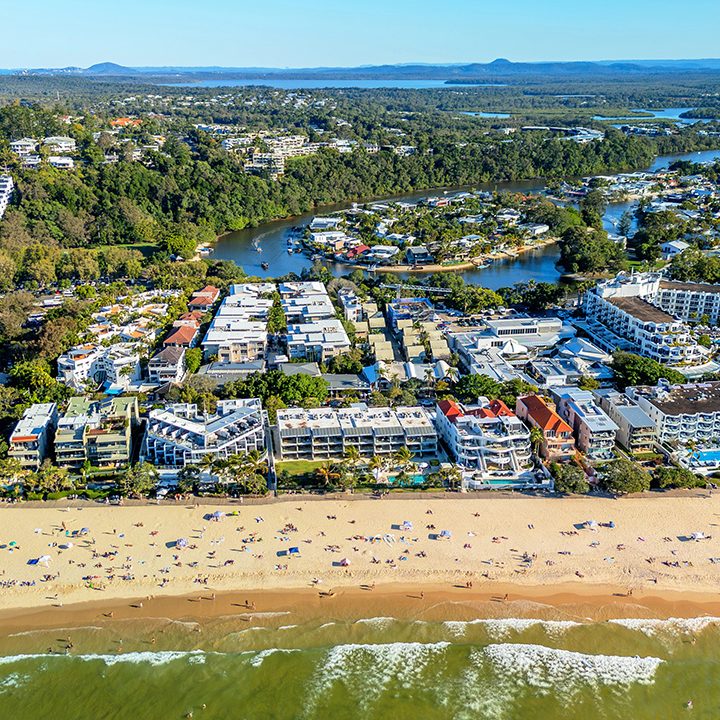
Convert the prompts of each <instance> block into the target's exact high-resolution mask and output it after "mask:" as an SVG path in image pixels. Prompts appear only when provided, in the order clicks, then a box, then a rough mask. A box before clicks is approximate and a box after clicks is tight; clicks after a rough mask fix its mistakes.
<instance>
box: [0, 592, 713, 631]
mask: <svg viewBox="0 0 720 720" xmlns="http://www.w3.org/2000/svg"><path fill="white" fill-rule="evenodd" d="M290 615H291V616H293V621H294V622H296V623H297V622H311V621H313V620H328V619H333V620H348V621H357V620H362V619H368V618H373V617H378V618H387V617H390V618H393V619H396V620H400V621H402V620H416V619H420V618H422V619H423V620H425V621H429V622H445V621H452V620H467V621H469V620H475V619H517V618H532V619H539V620H572V621H575V622H580V623H593V622H604V621H607V620H610V619H626V618H637V619H654V620H668V619H671V618H698V617H720V596H718V595H717V594H715V593H708V592H694V591H691V592H687V591H681V590H660V591H649V592H637V593H633V594H632V595H631V596H628V595H627V593H626V592H625V591H624V589H623V588H620V587H617V586H612V585H602V584H599V585H582V584H581V583H559V584H557V585H530V586H522V585H517V584H513V583H487V584H484V585H482V586H474V587H473V588H470V589H468V588H466V587H464V586H462V585H450V584H440V583H430V584H427V583H426V584H404V583H391V584H386V585H376V586H374V588H372V589H369V588H367V587H366V588H363V587H360V586H357V587H355V586H353V587H344V586H341V587H334V588H332V589H330V588H328V589H326V590H325V591H318V590H317V588H315V587H307V586H306V587H295V588H273V589H262V588H255V589H252V590H250V589H248V590H244V591H232V592H221V593H216V592H213V591H212V590H211V589H210V588H204V589H198V591H196V592H195V593H192V594H182V595H163V596H157V595H154V596H153V595H151V596H148V595H142V596H136V597H127V598H117V597H116V598H108V599H107V600H89V601H83V602H77V603H73V604H70V605H64V606H62V607H49V608H48V607H26V608H14V609H5V610H0V636H1V635H5V636H6V637H8V636H9V635H10V634H11V633H24V632H28V631H30V632H32V631H34V630H48V629H52V628H58V627H62V628H63V629H71V628H82V627H87V626H88V625H89V624H96V623H98V622H101V623H113V622H123V621H128V620H176V621H183V622H196V623H198V624H201V625H202V624H203V623H209V622H212V621H213V620H217V619H228V618H229V617H234V618H236V619H237V620H238V621H241V622H248V623H256V622H257V620H259V619H264V618H271V617H274V616H278V617H280V616H290ZM282 622H285V621H284V620H283V621H282Z"/></svg>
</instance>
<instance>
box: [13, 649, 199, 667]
mask: <svg viewBox="0 0 720 720" xmlns="http://www.w3.org/2000/svg"><path fill="white" fill-rule="evenodd" d="M205 656H206V653H205V652H203V651H202V650H189V651H180V650H177V651H175V650H160V651H158V652H130V653H118V654H117V655H63V654H61V653H26V654H20V655H6V656H4V657H0V665H10V664H12V663H17V662H22V661H24V660H40V659H42V660H47V659H60V658H63V659H67V660H81V661H84V662H93V661H100V662H103V663H105V665H107V666H108V667H111V666H112V665H118V664H120V663H132V664H136V665H137V664H141V663H147V664H149V665H167V664H168V663H171V662H174V661H175V660H182V659H187V660H188V662H192V663H193V664H202V663H204V662H205Z"/></svg>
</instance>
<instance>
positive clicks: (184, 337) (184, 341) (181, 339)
mask: <svg viewBox="0 0 720 720" xmlns="http://www.w3.org/2000/svg"><path fill="white" fill-rule="evenodd" d="M196 334H197V328H195V327H193V326H192V325H180V326H178V327H176V328H175V329H174V330H173V332H171V333H170V334H169V335H168V336H167V337H166V338H165V340H164V341H163V345H190V343H191V342H192V341H193V340H194V339H195V335H196Z"/></svg>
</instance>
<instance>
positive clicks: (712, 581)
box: [0, 494, 720, 616]
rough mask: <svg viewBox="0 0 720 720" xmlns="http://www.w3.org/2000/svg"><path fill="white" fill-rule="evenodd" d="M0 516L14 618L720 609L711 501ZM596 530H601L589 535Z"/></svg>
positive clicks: (0, 579)
mask: <svg viewBox="0 0 720 720" xmlns="http://www.w3.org/2000/svg"><path fill="white" fill-rule="evenodd" d="M216 510H218V511H219V512H221V513H224V514H223V515H222V516H221V517H220V519H219V520H213V519H212V514H213V513H214V512H215V511H216ZM230 513H232V514H230ZM0 518H1V519H2V523H1V525H0V527H1V528H2V530H1V531H0V532H1V533H2V537H0V553H2V555H1V556H0V557H1V561H0V568H1V572H2V575H1V576H0V586H1V587H2V589H3V591H2V593H0V609H3V610H5V611H6V612H5V613H3V614H4V615H6V616H7V614H8V613H10V614H15V612H16V611H18V610H20V609H22V608H27V609H30V608H35V609H40V608H46V609H48V610H50V609H52V608H59V607H61V606H62V607H64V606H66V605H69V604H74V603H86V602H94V603H103V604H105V605H108V606H109V605H112V604H118V602H119V601H121V600H126V599H131V598H143V597H153V598H163V597H178V596H189V595H192V594H197V593H200V594H202V595H207V596H210V595H211V594H212V593H216V594H221V593H233V592H238V593H243V592H246V593H247V592H248V591H253V590H254V591H262V592H268V591H277V592H280V593H288V592H290V593H292V592H297V591H302V592H303V593H306V594H307V595H308V597H310V598H313V600H323V599H326V600H329V599H332V598H333V597H334V596H335V595H336V594H337V593H339V592H342V591H343V589H345V590H344V591H345V592H348V591H350V590H353V591H359V592H362V593H363V594H364V596H365V597H369V596H370V595H371V594H372V593H373V592H376V591H377V594H378V595H380V593H381V591H382V590H381V588H384V587H386V586H389V585H401V586H403V588H411V589H412V588H420V587H422V590H421V591H420V592H422V593H423V594H424V593H425V592H434V591H437V592H447V591H452V592H457V593H461V592H464V593H466V595H465V596H469V595H472V596H474V597H477V598H478V599H481V598H483V597H486V596H487V597H486V599H490V596H491V595H493V593H498V592H500V591H501V590H503V588H505V587H506V586H507V587H509V588H510V589H509V590H508V589H505V590H504V592H502V594H503V595H504V594H509V593H512V594H514V595H516V596H517V595H520V594H523V593H524V596H531V595H532V594H533V592H534V593H535V594H538V593H540V594H542V595H553V594H554V595H557V594H562V593H565V594H567V593H570V594H578V595H582V594H585V595H596V596H602V597H604V598H609V597H615V598H620V599H622V601H624V602H628V601H632V600H634V599H636V598H638V597H641V596H663V594H665V595H666V596H674V594H675V593H679V592H684V593H688V595H686V596H685V600H691V599H692V597H695V599H697V600H698V601H699V602H702V603H712V602H714V601H715V598H716V597H717V596H716V592H717V588H718V587H719V583H720V560H718V558H720V534H718V527H720V525H719V523H720V498H719V497H717V496H708V495H707V494H697V495H693V496H684V497H678V496H665V497H663V496H655V497H637V498H624V499H621V500H612V499H606V498H587V497H579V498H562V499H555V498H527V497H517V498H486V499H485V498H482V499H477V498H464V497H462V496H458V497H457V498H452V499H451V498H443V499H425V498H417V499H410V498H408V499H405V498H402V499H393V500H387V499H386V500H372V499H366V500H357V501H349V500H348V501H344V500H336V499H333V500H321V501H307V500H302V499H298V500H293V499H289V500H288V501H285V502H276V503H271V504H264V505H263V504H258V505H240V504H238V505H235V506H228V505H222V506H217V507H214V506H207V505H203V506H195V505H193V504H190V505H187V506H160V507H158V506H153V505H150V506H134V507H113V506H110V507H108V506H93V505H85V506H83V507H74V508H28V507H22V506H6V507H3V508H2V509H0ZM588 520H594V521H596V522H597V523H598V525H597V526H593V527H587V526H584V525H583V523H585V522H586V521H588ZM406 521H407V523H409V525H407V524H405V523H406ZM611 523H612V524H613V525H614V527H609V524H611ZM442 531H449V533H450V537H449V538H447V539H441V538H440V536H441V534H442ZM693 533H703V534H704V535H705V536H707V538H708V539H701V540H695V539H692V534H693ZM178 541H180V542H179V543H178ZM181 546H182V547H181ZM291 548H293V549H295V548H297V552H295V550H293V551H292V552H291ZM36 560H38V562H37V563H36V564H28V563H29V562H30V563H34V562H35V561H36ZM532 588H535V590H531V589H532ZM600 588H602V589H600ZM538 589H539V590H538ZM405 594H407V593H405ZM668 594H669V595H668ZM421 599H422V598H421ZM680 599H682V598H679V597H675V600H672V599H671V600H669V602H674V603H677V602H678V601H679V600H680ZM719 599H720V598H719ZM136 609H140V608H139V607H138V608H136Z"/></svg>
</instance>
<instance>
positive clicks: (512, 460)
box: [435, 398, 533, 479]
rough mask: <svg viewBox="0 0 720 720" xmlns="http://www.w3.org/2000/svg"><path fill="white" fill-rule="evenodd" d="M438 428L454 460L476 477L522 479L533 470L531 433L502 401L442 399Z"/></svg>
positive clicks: (439, 404)
mask: <svg viewBox="0 0 720 720" xmlns="http://www.w3.org/2000/svg"><path fill="white" fill-rule="evenodd" d="M435 427H436V428H437V431H438V435H439V437H440V438H441V439H442V441H443V443H444V445H445V447H446V448H447V449H448V451H449V453H450V456H451V457H452V459H453V460H454V461H455V462H456V463H457V464H458V465H460V466H461V467H462V468H463V469H464V470H465V471H466V472H467V473H469V474H472V475H473V476H476V475H479V476H480V477H482V478H484V479H490V478H492V477H504V478H508V477H519V476H521V475H523V474H524V473H526V472H527V471H529V470H531V469H532V467H533V460H532V451H531V448H530V431H529V430H528V429H527V427H526V426H525V425H524V423H523V422H522V421H521V420H520V419H519V418H518V417H517V416H516V415H515V413H513V412H512V410H510V408H508V407H507V405H505V403H504V402H503V401H502V400H493V401H492V402H488V401H487V400H486V399H485V398H480V400H479V402H478V404H477V405H474V406H468V405H461V404H460V403H458V402H455V401H454V400H441V401H440V402H438V404H437V407H436V410H435Z"/></svg>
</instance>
